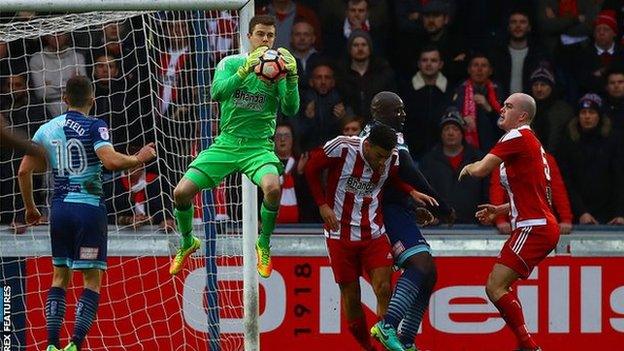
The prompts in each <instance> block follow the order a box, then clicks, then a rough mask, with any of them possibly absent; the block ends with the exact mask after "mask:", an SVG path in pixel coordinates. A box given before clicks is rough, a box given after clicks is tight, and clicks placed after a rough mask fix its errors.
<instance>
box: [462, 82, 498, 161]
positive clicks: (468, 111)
mask: <svg viewBox="0 0 624 351" xmlns="http://www.w3.org/2000/svg"><path fill="white" fill-rule="evenodd" d="M485 88H486V89H487V96H486V99H487V101H488V103H489V104H490V106H492V109H493V110H494V111H499V110H500V109H501V105H500V104H499V103H498V99H497V97H496V90H494V84H492V81H491V80H487V81H486V82H485ZM462 116H463V117H464V119H465V120H466V122H467V123H466V132H465V133H464V137H465V138H466V142H467V143H468V144H470V145H472V146H474V147H476V148H477V149H478V148H479V131H478V130H477V104H476V103H475V101H474V84H473V83H472V80H471V79H468V80H467V81H466V89H465V90H464V106H463V108H462ZM469 119H470V120H472V122H470V121H468V120H469Z"/></svg>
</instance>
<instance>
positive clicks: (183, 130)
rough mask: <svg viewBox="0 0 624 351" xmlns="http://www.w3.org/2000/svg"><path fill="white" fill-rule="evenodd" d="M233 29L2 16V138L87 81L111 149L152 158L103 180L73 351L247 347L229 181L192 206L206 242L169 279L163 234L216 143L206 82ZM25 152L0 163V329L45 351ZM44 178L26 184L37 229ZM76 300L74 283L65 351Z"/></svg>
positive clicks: (41, 233)
mask: <svg viewBox="0 0 624 351" xmlns="http://www.w3.org/2000/svg"><path fill="white" fill-rule="evenodd" d="M245 20H247V19H245ZM239 29H240V26H239V11H236V10H201V11H200V10H195V11H141V12H116V11H111V12H101V11H100V12H86V13H61V14H46V15H42V14H39V13H31V12H17V13H2V14H1V18H0V69H1V72H0V84H1V86H0V88H1V89H0V114H1V115H2V117H3V118H4V119H5V120H6V121H7V122H8V124H9V125H10V128H12V129H14V130H16V131H19V132H21V133H23V134H25V135H27V136H30V137H32V135H33V134H34V132H35V131H36V129H37V128H38V127H39V126H40V125H41V124H42V123H44V122H46V121H47V120H49V119H51V118H53V117H54V116H56V115H59V114H62V113H63V112H64V109H65V106H64V104H63V103H62V101H61V94H62V90H63V87H64V85H65V83H66V82H67V80H68V79H69V78H70V77H72V76H73V75H86V76H88V77H90V78H91V79H92V80H93V82H94V86H95V94H96V101H95V105H94V108H93V110H92V113H91V114H92V116H94V117H97V118H100V119H103V120H105V121H106V122H107V124H108V125H109V127H110V137H111V139H112V141H113V144H114V146H115V149H116V150H117V151H120V152H124V153H133V152H136V151H137V150H138V148H140V147H141V146H142V145H144V144H145V143H148V142H155V143H156V146H157V151H158V159H157V161H155V162H153V163H151V164H149V165H146V167H143V168H140V169H134V170H131V171H127V172H106V171H105V172H104V173H103V180H104V184H103V188H104V193H105V197H106V205H107V209H108V223H109V251H108V257H109V259H108V269H107V272H106V274H105V276H104V280H103V288H102V291H101V300H100V307H99V310H98V314H97V319H96V322H95V323H94V325H93V326H92V328H91V331H90V332H89V334H88V335H87V339H86V341H85V344H84V345H83V348H84V349H88V350H208V349H209V350H243V349H244V338H243V325H244V323H243V292H242V287H243V282H242V277H243V260H242V252H243V248H242V244H241V242H242V239H241V237H242V235H241V228H242V221H241V218H242V215H241V206H242V200H241V178H240V176H237V175H233V176H231V177H229V178H228V179H226V180H225V181H224V182H223V183H222V184H221V185H220V186H219V187H218V188H217V189H215V190H213V191H208V192H204V193H203V194H201V195H198V196H197V197H196V199H195V201H194V202H195V206H196V207H195V208H196V211H195V232H196V234H197V235H198V236H200V237H201V236H204V239H205V240H204V241H203V242H204V244H205V245H204V246H203V247H202V250H201V252H199V251H198V253H196V254H195V255H194V256H193V257H191V258H190V259H189V260H188V261H187V266H186V268H185V269H184V271H183V272H181V273H180V275H178V276H176V277H174V278H172V277H171V276H170V275H169V273H168V267H169V262H170V258H171V256H172V254H173V253H174V252H175V248H176V247H177V246H178V245H179V244H178V235H177V234H176V233H175V232H173V231H172V230H171V227H172V224H173V214H172V204H173V188H174V187H175V185H176V184H177V182H178V181H179V180H180V179H181V177H182V175H183V174H184V172H185V171H186V169H187V166H188V164H189V163H190V162H191V161H192V159H193V158H194V156H196V155H197V154H198V153H199V152H200V151H201V150H202V149H204V148H206V147H207V146H208V145H210V143H211V142H212V140H213V138H214V137H215V136H216V135H217V133H218V128H217V126H218V116H219V106H218V104H216V103H215V102H213V101H211V99H210V94H209V88H210V82H211V78H212V75H213V71H214V68H215V67H216V64H217V62H218V61H219V60H220V59H221V58H222V57H224V56H226V55H230V54H234V53H237V52H239V44H240V39H239V34H240V33H239ZM22 156H23V155H21V154H19V153H18V152H14V151H8V150H2V154H1V158H0V166H1V172H2V173H1V178H0V181H1V183H0V185H1V187H2V192H1V193H0V201H1V203H0V206H1V207H0V229H2V233H1V234H0V260H1V261H0V271H1V273H2V274H1V279H2V280H1V281H0V293H1V294H2V295H1V296H0V297H2V298H0V300H3V301H4V303H3V304H2V305H1V306H2V310H3V315H2V316H3V318H4V319H5V322H6V320H9V323H10V330H9V331H7V330H6V328H5V329H4V331H3V333H5V334H7V335H9V334H10V340H11V345H12V348H11V349H12V350H42V349H45V347H46V346H47V340H46V325H45V313H44V306H45V301H46V297H47V292H48V289H49V287H50V284H51V278H52V264H51V258H50V244H49V234H48V231H47V226H46V225H45V224H47V223H44V225H41V226H38V227H26V226H24V224H23V223H24V218H23V217H24V206H23V203H22V201H21V198H20V194H19V188H18V185H17V170H18V167H19V162H20V160H21V158H22ZM50 179H51V176H50V174H45V173H44V174H38V175H36V176H35V177H34V184H35V200H36V202H37V205H38V206H40V210H41V212H42V214H43V215H44V221H45V218H47V214H48V207H49V202H50V198H51V191H52V189H51V188H52V186H51V182H50ZM81 292H82V278H81V276H80V275H79V273H75V274H74V277H73V282H72V283H70V288H69V289H68V293H67V310H66V311H67V312H66V314H65V322H64V324H63V328H62V330H61V343H62V344H63V346H64V345H65V344H66V343H67V342H68V338H69V337H70V336H71V333H72V331H73V326H74V325H73V321H74V316H75V315H74V311H75V306H76V301H77V299H78V298H79V296H80V294H81ZM7 316H8V317H7ZM5 325H6V324H5ZM3 336H4V334H3Z"/></svg>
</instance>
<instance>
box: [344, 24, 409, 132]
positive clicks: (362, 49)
mask: <svg viewBox="0 0 624 351" xmlns="http://www.w3.org/2000/svg"><path fill="white" fill-rule="evenodd" d="M347 48H348V54H349V58H348V59H347V60H346V61H345V62H343V64H342V66H341V67H340V68H339V70H338V71H337V72H336V73H337V75H338V79H337V80H336V81H337V82H338V90H339V92H340V95H341V96H342V97H344V99H345V102H346V104H347V105H348V106H350V107H351V108H352V109H353V112H354V114H355V115H357V116H362V117H363V118H365V121H364V124H365V125H366V123H368V119H369V118H370V103H371V100H372V99H373V96H375V94H377V93H378V92H380V91H384V90H386V91H392V92H396V91H397V88H396V82H395V78H394V72H393V71H392V68H390V65H389V64H388V62H387V61H386V60H384V59H382V58H379V57H376V56H374V55H373V46H372V41H371V36H370V35H369V34H368V33H367V32H365V31H363V30H360V29H356V30H354V31H353V32H351V35H350V36H349V41H348V44H347Z"/></svg>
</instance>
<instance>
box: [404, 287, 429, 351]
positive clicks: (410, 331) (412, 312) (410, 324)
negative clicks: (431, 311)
mask: <svg viewBox="0 0 624 351" xmlns="http://www.w3.org/2000/svg"><path fill="white" fill-rule="evenodd" d="M431 292H432V291H431V290H429V289H427V290H424V289H423V291H422V292H421V293H420V294H418V297H417V298H416V301H415V302H414V305H412V307H411V308H410V309H409V310H408V311H407V314H406V315H405V318H404V319H403V323H401V330H399V340H400V341H401V343H402V344H403V345H412V344H413V343H414V339H416V334H418V328H420V323H421V322H422V319H423V315H424V314H425V311H426V310H427V307H429V298H430V297H431Z"/></svg>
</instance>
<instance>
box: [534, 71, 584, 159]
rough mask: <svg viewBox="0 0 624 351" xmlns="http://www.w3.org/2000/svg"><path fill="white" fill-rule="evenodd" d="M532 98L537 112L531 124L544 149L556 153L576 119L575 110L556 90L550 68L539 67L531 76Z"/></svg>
mask: <svg viewBox="0 0 624 351" xmlns="http://www.w3.org/2000/svg"><path fill="white" fill-rule="evenodd" d="M530 86H531V96H533V98H534V99H535V103H536V105H537V110H536V113H535V118H533V122H532V123H531V129H533V131H535V134H536V135H537V138H538V139H539V140H540V141H541V143H542V146H544V149H545V150H547V151H549V152H554V150H556V149H557V146H558V145H559V141H560V140H561V135H562V134H563V130H564V128H565V127H566V125H567V124H568V122H570V120H571V119H572V118H573V117H574V110H573V109H572V106H570V105H569V104H568V103H567V102H565V100H563V99H562V98H561V97H560V92H559V91H558V90H557V89H556V85H555V76H554V75H553V73H552V71H550V69H548V67H539V68H538V69H536V70H535V71H533V73H532V74H531V78H530Z"/></svg>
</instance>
